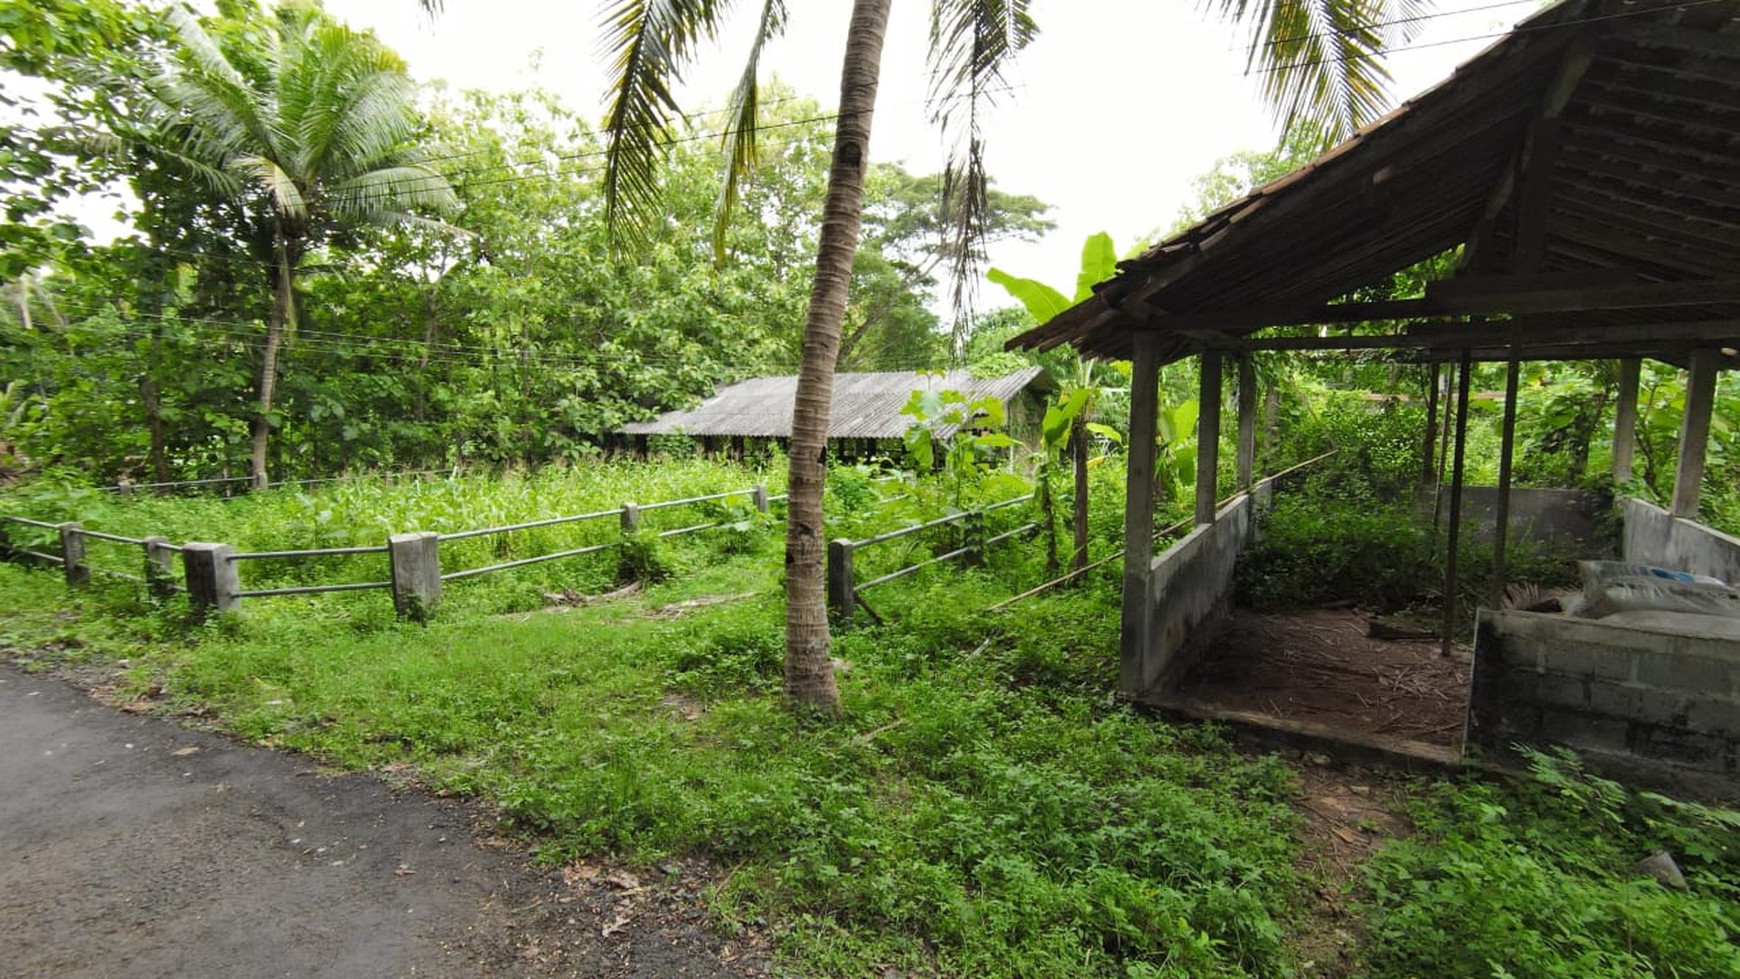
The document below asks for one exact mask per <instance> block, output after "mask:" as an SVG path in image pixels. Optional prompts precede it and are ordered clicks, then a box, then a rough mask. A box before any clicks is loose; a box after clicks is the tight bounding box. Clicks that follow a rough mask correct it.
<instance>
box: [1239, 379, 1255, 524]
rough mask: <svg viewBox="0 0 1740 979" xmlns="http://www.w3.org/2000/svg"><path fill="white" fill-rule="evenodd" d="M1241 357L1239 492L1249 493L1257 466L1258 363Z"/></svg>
mask: <svg viewBox="0 0 1740 979" xmlns="http://www.w3.org/2000/svg"><path fill="white" fill-rule="evenodd" d="M1251 356H1252V355H1251V354H1248V353H1247V354H1244V355H1243V356H1241V357H1239V452H1238V486H1239V492H1241V493H1248V492H1250V489H1251V482H1252V479H1253V478H1254V474H1255V472H1256V468H1257V365H1256V363H1255V362H1254V361H1253V360H1251Z"/></svg>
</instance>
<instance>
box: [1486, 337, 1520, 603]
mask: <svg viewBox="0 0 1740 979" xmlns="http://www.w3.org/2000/svg"><path fill="white" fill-rule="evenodd" d="M1521 366H1522V365H1521V364H1519V363H1517V354H1516V348H1515V347H1511V348H1510V360H1509V363H1508V364H1507V365H1506V370H1505V374H1504V427H1503V430H1502V433H1501V434H1500V436H1499V447H1498V504H1497V506H1496V507H1494V510H1495V512H1494V514H1493V526H1492V590H1491V592H1490V593H1489V594H1490V596H1491V599H1490V604H1491V606H1492V607H1493V608H1498V607H1499V606H1500V605H1501V604H1503V601H1504V577H1505V565H1504V549H1505V545H1506V543H1508V541H1509V538H1510V468H1511V461H1512V459H1513V457H1514V455H1515V452H1516V389H1517V375H1518V374H1519V373H1521Z"/></svg>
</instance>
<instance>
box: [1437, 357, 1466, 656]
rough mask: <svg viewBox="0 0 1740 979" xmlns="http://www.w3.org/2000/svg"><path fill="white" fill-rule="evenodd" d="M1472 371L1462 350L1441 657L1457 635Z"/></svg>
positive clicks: (1457, 393) (1445, 563) (1451, 475)
mask: <svg viewBox="0 0 1740 979" xmlns="http://www.w3.org/2000/svg"><path fill="white" fill-rule="evenodd" d="M1473 373H1474V363H1473V360H1472V359H1471V358H1470V357H1469V355H1468V354H1467V353H1466V352H1465V353H1464V354H1463V355H1462V366H1461V367H1460V368H1459V369H1458V371H1457V379H1456V448H1455V461H1454V462H1452V463H1451V465H1450V526H1449V529H1448V531H1447V533H1448V543H1446V544H1445V557H1444V633H1443V635H1444V640H1443V646H1442V647H1441V648H1440V649H1439V654H1440V655H1443V656H1449V655H1450V647H1451V645H1452V643H1453V642H1454V641H1455V636H1456V611H1457V595H1456V587H1457V583H1456V559H1457V558H1458V557H1459V556H1460V555H1459V552H1460V549H1461V538H1462V476H1463V474H1464V472H1466V463H1467V455H1468V383H1469V377H1470V375H1472V374H1473Z"/></svg>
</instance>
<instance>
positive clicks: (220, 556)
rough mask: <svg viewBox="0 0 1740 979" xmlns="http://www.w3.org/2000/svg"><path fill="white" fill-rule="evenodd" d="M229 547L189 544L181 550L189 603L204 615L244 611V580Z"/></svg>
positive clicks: (232, 550) (191, 542) (224, 545)
mask: <svg viewBox="0 0 1740 979" xmlns="http://www.w3.org/2000/svg"><path fill="white" fill-rule="evenodd" d="M235 553H236V549H235V548H234V547H231V546H230V545H228V544H208V543H202V542H199V541H188V542H187V543H186V544H183V545H182V547H181V570H182V573H183V574H185V575H186V576H187V600H188V602H189V603H190V604H192V605H193V610H194V611H195V612H196V613H199V614H201V615H206V614H209V613H211V612H234V611H237V610H238V609H240V608H241V607H242V599H241V596H240V595H238V594H236V593H237V592H239V591H241V590H242V583H241V578H240V577H239V576H238V575H237V574H236V563H235V562H234V561H232V560H230V556H231V555H233V554H235Z"/></svg>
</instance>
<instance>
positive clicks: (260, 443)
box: [248, 239, 295, 490]
mask: <svg viewBox="0 0 1740 979" xmlns="http://www.w3.org/2000/svg"><path fill="white" fill-rule="evenodd" d="M294 248H295V245H294V244H293V243H292V242H291V241H289V240H287V239H280V241H279V242H278V268H277V269H276V270H274V271H275V272H276V275H275V278H276V279H277V281H276V282H275V283H274V289H273V297H272V315H271V316H270V317H268V318H267V320H266V349H265V351H264V353H263V354H262V356H261V357H260V381H259V384H258V386H257V388H256V390H257V391H258V392H259V403H258V407H257V410H256V412H255V414H254V419H253V424H252V427H251V431H250V434H251V435H252V436H253V446H252V449H253V451H252V455H251V457H250V458H251V462H250V467H249V471H248V475H249V476H250V477H251V480H252V486H253V488H254V489H255V490H263V489H265V488H266V443H267V441H268V439H269V438H270V437H271V433H272V424H271V421H270V416H271V414H272V394H273V392H274V391H275V390H276V388H277V386H278V349H279V348H280V347H281V346H283V344H284V333H285V331H286V330H287V329H288V328H289V325H290V322H291V319H292V317H294V316H295V307H294V305H293V304H294V302H295V294H294V292H293V291H292V287H293V285H294V282H293V281H292V279H291V269H292V268H294V267H295V259H294V257H293V254H292V252H293V249H294Z"/></svg>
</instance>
